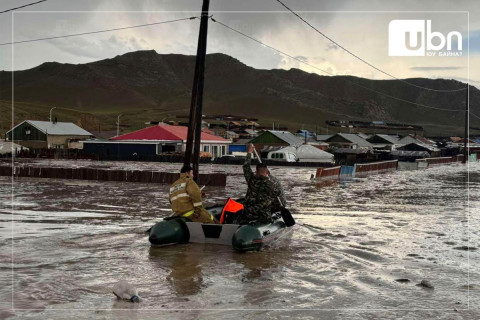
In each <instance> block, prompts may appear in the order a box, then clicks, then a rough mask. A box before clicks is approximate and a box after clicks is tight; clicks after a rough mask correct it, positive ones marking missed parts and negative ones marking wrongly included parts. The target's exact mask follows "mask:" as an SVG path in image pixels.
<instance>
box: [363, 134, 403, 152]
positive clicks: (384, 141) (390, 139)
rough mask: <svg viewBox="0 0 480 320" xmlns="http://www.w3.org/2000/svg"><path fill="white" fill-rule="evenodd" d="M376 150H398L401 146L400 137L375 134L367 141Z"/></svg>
mask: <svg viewBox="0 0 480 320" xmlns="http://www.w3.org/2000/svg"><path fill="white" fill-rule="evenodd" d="M367 141H368V142H370V143H371V144H372V145H373V148H374V149H376V150H379V149H380V150H396V149H397V147H399V146H401V144H400V143H399V141H400V137H399V136H394V135H389V134H375V135H373V136H371V137H370V138H368V139H367Z"/></svg>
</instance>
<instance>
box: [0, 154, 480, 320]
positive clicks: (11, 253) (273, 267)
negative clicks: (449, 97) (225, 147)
mask: <svg viewBox="0 0 480 320" xmlns="http://www.w3.org/2000/svg"><path fill="white" fill-rule="evenodd" d="M65 163H66V165H68V162H66V161H64V162H63V164H64V165H65ZM72 163H75V162H72ZM115 165H116V166H122V164H118V163H117V164H115ZM128 166H129V168H135V167H142V166H146V165H145V164H135V163H128ZM155 166H156V168H159V167H162V166H163V168H165V169H169V170H170V169H173V168H175V169H178V168H177V166H178V165H171V164H165V165H163V164H155ZM203 169H204V170H205V171H225V172H227V173H228V174H229V177H228V179H227V184H228V185H227V187H226V188H218V187H208V186H207V187H206V188H205V192H206V193H207V197H208V199H209V201H210V202H215V201H221V200H222V199H224V198H226V197H228V196H232V197H240V196H242V195H244V193H245V191H246V186H245V183H244V180H243V178H242V176H241V167H240V166H215V167H214V166H204V167H203ZM271 171H272V173H273V174H274V175H275V176H277V177H278V178H279V180H280V181H281V182H282V183H283V185H284V188H285V190H286V195H287V200H288V202H289V206H290V208H291V210H292V212H293V213H294V217H295V218H296V220H297V226H296V230H295V231H294V233H293V235H292V237H291V239H289V241H287V242H286V243H284V244H283V246H280V247H277V248H271V249H268V250H265V251H261V252H254V253H246V254H241V253H236V252H233V250H232V248H231V247H225V246H215V245H198V244H188V245H177V246H172V247H164V248H152V247H150V244H149V242H148V237H147V235H146V233H145V231H146V230H147V229H148V228H149V227H150V226H151V225H153V224H154V223H155V222H156V221H159V220H160V219H161V218H162V217H165V216H167V215H169V214H170V211H169V203H168V199H167V190H168V187H169V186H167V185H158V184H142V183H119V182H94V181H75V180H51V179H30V178H19V179H18V180H17V179H15V181H14V183H13V184H12V182H11V179H10V178H8V177H0V255H1V262H0V283H2V286H1V288H0V318H2V319H3V318H7V317H12V318H22V319H24V318H27V319H28V318H32V319H38V318H53V319H70V318H71V319H79V318H101V319H140V318H141V319H145V318H155V319H287V318H298V319H373V318H378V319H398V318H402V319H421V318H438V319H478V318H480V310H479V305H480V266H479V263H480V250H478V248H479V247H480V223H479V216H480V210H479V208H480V163H472V164H470V188H469V192H468V189H467V170H466V166H463V165H461V164H453V165H445V166H437V167H433V168H429V169H427V170H423V171H401V172H400V171H398V172H394V173H388V174H381V175H375V176H370V177H368V178H359V179H354V180H350V181H342V182H340V183H334V184H331V185H328V186H324V185H316V184H315V183H314V182H311V181H310V180H309V177H310V174H311V173H313V172H314V169H311V168H291V167H279V168H271ZM468 196H469V202H468V201H467V199H468ZM12 257H13V264H12ZM12 267H13V269H12ZM122 279H124V280H127V281H129V282H131V283H133V284H135V285H136V286H137V287H138V289H139V294H140V296H141V297H142V298H143V301H142V302H141V303H136V304H132V303H130V302H123V301H117V300H116V298H115V297H114V295H113V294H112V293H111V292H112V290H111V287H112V286H113V284H114V283H116V282H117V281H119V280H122ZM399 279H408V280H409V281H407V280H403V281H396V280H399ZM422 280H428V281H429V282H430V283H431V284H432V285H433V286H434V288H433V289H429V288H425V287H421V286H418V285H417V284H418V283H420V282H421V281H422ZM12 285H13V287H12ZM12 295H13V305H14V307H15V310H12V309H11V307H12Z"/></svg>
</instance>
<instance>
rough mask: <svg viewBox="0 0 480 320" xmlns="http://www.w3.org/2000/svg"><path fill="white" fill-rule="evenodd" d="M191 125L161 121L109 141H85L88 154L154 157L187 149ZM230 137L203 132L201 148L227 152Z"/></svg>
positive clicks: (217, 152)
mask: <svg viewBox="0 0 480 320" xmlns="http://www.w3.org/2000/svg"><path fill="white" fill-rule="evenodd" d="M187 133H188V127H185V126H171V125H167V124H159V125H157V126H152V127H148V128H145V129H141V130H137V131H134V132H130V133H127V134H123V135H120V136H118V137H113V138H111V139H110V140H90V141H85V143H84V149H85V153H86V154H98V155H103V156H110V155H117V156H127V157H128V156H131V155H133V154H136V155H138V156H154V155H157V154H161V153H164V152H179V153H180V152H185V150H186V143H187ZM230 143H231V140H227V139H224V138H222V137H218V136H214V135H212V134H209V133H206V132H203V131H202V134H201V140H200V148H201V151H203V152H208V153H210V154H212V156H213V157H214V158H216V157H221V156H223V155H225V154H227V152H228V145H229V144H230Z"/></svg>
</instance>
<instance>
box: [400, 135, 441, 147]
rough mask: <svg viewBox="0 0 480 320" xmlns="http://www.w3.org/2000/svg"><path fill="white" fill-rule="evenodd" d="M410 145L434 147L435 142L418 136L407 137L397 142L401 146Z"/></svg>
mask: <svg viewBox="0 0 480 320" xmlns="http://www.w3.org/2000/svg"><path fill="white" fill-rule="evenodd" d="M410 143H419V144H424V145H435V141H432V140H429V139H427V138H425V137H422V136H419V135H408V136H405V137H403V138H401V139H400V140H399V141H398V144H402V145H407V144H410Z"/></svg>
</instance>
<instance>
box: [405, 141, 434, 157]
mask: <svg viewBox="0 0 480 320" xmlns="http://www.w3.org/2000/svg"><path fill="white" fill-rule="evenodd" d="M397 150H403V151H426V152H428V153H429V154H430V156H431V157H439V156H440V155H441V152H440V149H438V148H437V147H435V146H433V145H425V144H422V143H417V142H414V143H409V144H407V145H404V146H401V147H398V149H397Z"/></svg>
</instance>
